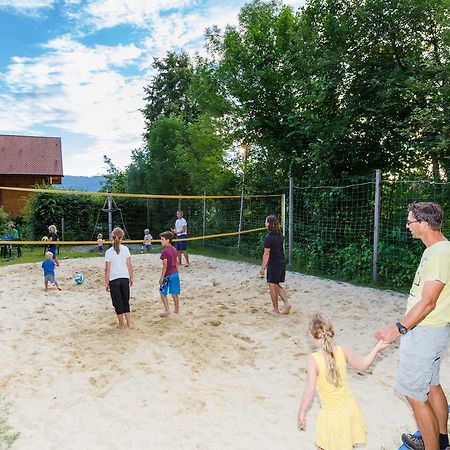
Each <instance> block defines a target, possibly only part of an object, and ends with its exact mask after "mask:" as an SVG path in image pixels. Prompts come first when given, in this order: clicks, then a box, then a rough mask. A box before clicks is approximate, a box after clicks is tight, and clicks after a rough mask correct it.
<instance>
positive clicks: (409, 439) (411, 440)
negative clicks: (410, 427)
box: [402, 433, 425, 450]
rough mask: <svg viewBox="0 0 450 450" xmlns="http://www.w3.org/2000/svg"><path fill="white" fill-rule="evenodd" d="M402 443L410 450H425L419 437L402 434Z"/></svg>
mask: <svg viewBox="0 0 450 450" xmlns="http://www.w3.org/2000/svg"><path fill="white" fill-rule="evenodd" d="M402 441H403V443H404V444H405V445H406V446H407V447H408V448H410V449H411V450H425V445H424V443H423V439H422V438H421V437H420V436H414V434H410V433H403V434H402Z"/></svg>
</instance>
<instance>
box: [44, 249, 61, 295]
mask: <svg viewBox="0 0 450 450" xmlns="http://www.w3.org/2000/svg"><path fill="white" fill-rule="evenodd" d="M45 258H46V259H45V261H44V262H43V263H42V268H43V269H44V286H45V290H47V287H48V282H49V281H50V283H52V284H54V285H55V286H56V287H57V288H58V290H59V291H60V290H61V288H60V287H59V284H58V282H57V281H56V277H55V266H56V263H55V261H54V260H53V253H52V252H47V253H46V254H45Z"/></svg>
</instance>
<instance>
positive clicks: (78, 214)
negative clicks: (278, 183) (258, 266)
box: [0, 187, 284, 250]
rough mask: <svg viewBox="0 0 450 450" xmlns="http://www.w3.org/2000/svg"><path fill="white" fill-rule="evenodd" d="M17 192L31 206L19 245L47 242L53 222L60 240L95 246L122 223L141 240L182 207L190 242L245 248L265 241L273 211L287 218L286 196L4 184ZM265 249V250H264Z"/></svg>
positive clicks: (167, 224) (169, 224) (168, 224)
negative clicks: (124, 191) (263, 236)
mask: <svg viewBox="0 0 450 450" xmlns="http://www.w3.org/2000/svg"><path fill="white" fill-rule="evenodd" d="M3 191H15V192H16V195H17V196H19V197H20V198H21V200H22V201H24V200H25V199H26V207H25V209H24V216H23V219H22V223H21V227H20V228H21V229H20V240H19V241H17V242H16V243H17V244H24V245H26V244H29V245H46V244H47V243H46V242H45V241H42V238H43V237H45V236H46V235H47V230H48V226H49V225H55V226H56V227H57V229H58V235H59V239H60V242H59V244H60V245H93V244H96V242H97V235H98V234H99V233H101V234H102V235H103V239H105V241H109V240H110V236H109V231H110V230H111V229H113V228H115V227H117V226H118V227H121V228H122V229H123V230H124V231H125V238H126V239H125V240H126V242H127V243H131V244H142V242H143V236H144V230H145V229H148V230H149V231H150V234H151V235H152V236H153V238H154V239H153V242H154V243H156V242H159V234H160V233H162V232H163V231H166V230H170V229H172V228H174V225H175V220H176V212H177V210H183V212H184V217H185V219H186V220H187V222H188V238H187V239H186V240H187V241H191V242H192V243H197V242H198V241H200V243H201V244H202V245H215V246H221V247H227V248H236V247H242V249H245V248H246V247H247V246H251V245H253V244H254V243H256V242H259V241H261V232H263V231H264V230H265V228H264V220H265V217H266V216H267V215H269V214H274V215H276V216H277V217H278V218H280V219H281V220H283V221H284V195H280V194H277V195H245V193H244V195H223V196H216V195H215V196H212V195H211V196H209V195H202V196H188V195H154V194H119V193H106V192H84V191H64V190H60V189H48V188H42V189H41V188H36V189H31V188H13V187H0V192H3ZM259 250H260V249H259Z"/></svg>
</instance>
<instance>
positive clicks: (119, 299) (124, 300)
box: [109, 278, 130, 314]
mask: <svg viewBox="0 0 450 450" xmlns="http://www.w3.org/2000/svg"><path fill="white" fill-rule="evenodd" d="M109 293H110V294H111V300H112V304H113V306H114V309H115V310H116V314H124V313H129V312H130V280H129V279H128V278H116V279H115V280H111V281H110V282H109Z"/></svg>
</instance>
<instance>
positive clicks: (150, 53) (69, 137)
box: [0, 0, 304, 176]
mask: <svg viewBox="0 0 450 450" xmlns="http://www.w3.org/2000/svg"><path fill="white" fill-rule="evenodd" d="M245 3H247V2H246V1H244V0H228V1H226V2H225V1H220V0H88V1H86V0H59V1H58V0H0V134H19V135H37V136H42V135H44V136H60V137H61V138H62V147H63V166H64V174H65V175H86V176H92V175H97V174H102V173H104V172H105V166H104V164H103V155H104V154H106V155H108V156H109V157H110V158H111V159H112V161H113V162H114V164H116V165H117V166H118V167H121V168H123V167H125V166H126V165H127V164H128V163H129V162H130V155H131V151H132V150H133V149H135V148H139V147H140V146H141V144H142V140H141V139H142V138H141V136H142V133H143V129H144V121H143V118H142V114H141V113H140V112H139V109H140V108H142V107H143V100H142V97H143V87H144V86H146V85H147V84H148V82H149V81H150V78H151V76H152V72H151V64H152V62H153V58H155V57H163V56H164V55H165V54H166V52H167V51H168V50H179V49H184V50H186V51H188V52H189V53H191V54H194V53H195V52H200V53H202V52H203V39H202V37H203V32H204V30H205V28H206V27H208V26H211V25H218V26H219V27H220V28H221V29H223V28H224V27H225V26H226V25H227V24H230V25H233V24H236V22H237V14H238V12H239V10H240V8H241V7H242V6H243V5H244V4H245ZM285 3H287V4H290V5H292V6H293V7H294V8H297V7H299V6H301V5H302V4H303V3H304V1H303V0H286V1H285Z"/></svg>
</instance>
